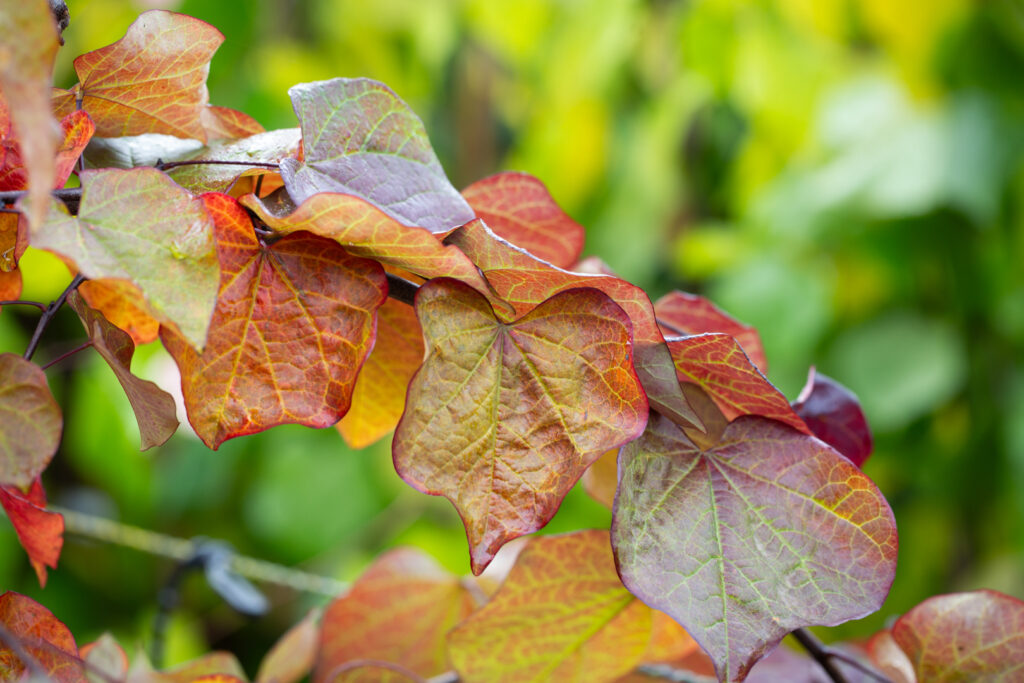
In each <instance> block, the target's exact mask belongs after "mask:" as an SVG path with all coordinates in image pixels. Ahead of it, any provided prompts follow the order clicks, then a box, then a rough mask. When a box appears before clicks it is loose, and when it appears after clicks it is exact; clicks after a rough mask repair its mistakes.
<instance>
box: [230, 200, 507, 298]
mask: <svg viewBox="0 0 1024 683" xmlns="http://www.w3.org/2000/svg"><path fill="white" fill-rule="evenodd" d="M240 201H241V202H242V204H243V205H245V206H246V207H248V208H249V209H252V210H253V211H254V212H256V214H257V215H258V216H259V218H260V220H262V221H263V222H264V223H266V224H267V225H268V226H269V227H271V228H273V229H274V230H276V231H277V232H279V233H282V234H289V233H292V232H295V231H297V230H305V231H308V232H311V233H313V234H314V235H321V236H322V237H328V238H330V239H333V240H335V241H336V242H337V243H338V244H340V245H341V246H343V247H345V249H346V250H347V251H349V252H351V253H353V254H356V255H357V256H365V257H367V258H372V259H375V260H377V261H380V262H381V263H385V264H388V265H392V266H397V267H398V268H402V269H404V270H407V271H409V272H411V273H415V274H416V275H420V276H422V277H425V278H434V277H452V278H455V279H457V280H461V281H463V282H465V283H467V284H469V285H471V286H472V287H473V288H475V289H477V290H480V291H486V290H487V282H486V281H485V280H484V279H483V277H482V276H481V275H480V272H479V271H478V270H477V268H476V266H475V265H473V262H472V261H470V260H469V259H468V258H467V257H466V255H465V254H463V253H462V252H461V251H460V250H459V249H458V248H457V247H452V246H446V245H443V244H441V242H440V241H439V240H438V239H437V237H435V236H434V235H432V234H431V233H430V232H428V231H427V230H424V229H423V228H415V227H408V226H405V225H402V224H401V223H399V222H398V221H396V220H394V219H392V218H390V217H389V216H388V215H387V214H385V213H384V212H382V211H380V210H379V209H377V208H375V207H374V206H373V205H371V204H369V203H367V202H365V201H363V200H362V199H359V198H358V197H353V196H351V195H344V194H318V195H314V196H313V197H310V198H309V199H308V200H307V201H305V202H304V203H302V204H301V205H300V206H299V207H297V208H296V207H292V206H284V207H276V206H273V207H272V205H269V204H267V203H265V202H263V201H260V200H259V199H257V198H256V197H255V196H253V195H246V196H245V197H242V199H241V200H240ZM278 209H280V210H278Z"/></svg>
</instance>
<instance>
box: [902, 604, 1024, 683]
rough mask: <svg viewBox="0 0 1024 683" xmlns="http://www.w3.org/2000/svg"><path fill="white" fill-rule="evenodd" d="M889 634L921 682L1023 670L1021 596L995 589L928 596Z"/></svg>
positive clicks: (1009, 676) (1010, 676)
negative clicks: (1010, 594) (1013, 595)
mask: <svg viewBox="0 0 1024 683" xmlns="http://www.w3.org/2000/svg"><path fill="white" fill-rule="evenodd" d="M892 637H893V639H895V641H896V642H897V643H898V644H899V646H900V648H901V649H902V650H903V651H904V652H905V653H906V654H907V656H908V657H909V658H910V662H911V664H912V665H913V668H914V672H915V673H916V674H917V679H918V680H919V681H922V683H923V682H924V681H927V682H928V683H946V682H947V681H948V682H949V683H953V682H954V681H993V682H995V681H1006V683H1010V682H1011V681H1019V680H1021V675H1022V674H1024V602H1022V601H1021V600H1018V599H1017V598H1014V597H1011V596H1009V595H1004V594H1003V593H999V592H997V591H992V590H981V591H974V592H971V593H955V594H952V595H940V596H937V597H934V598H929V599H928V600H925V601H924V602H922V603H921V604H920V605H918V606H917V607H915V608H914V609H912V610H910V611H909V612H907V613H906V614H904V615H903V616H902V617H900V618H899V619H898V620H897V621H896V623H895V624H894V625H893V627H892Z"/></svg>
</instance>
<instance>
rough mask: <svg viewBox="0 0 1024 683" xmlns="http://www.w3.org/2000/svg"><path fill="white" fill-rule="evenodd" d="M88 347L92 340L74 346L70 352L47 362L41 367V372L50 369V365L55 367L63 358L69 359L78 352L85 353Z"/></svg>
mask: <svg viewBox="0 0 1024 683" xmlns="http://www.w3.org/2000/svg"><path fill="white" fill-rule="evenodd" d="M90 346H92V340H91V339H90V340H89V341H87V342H84V343H82V344H79V345H78V346H76V347H75V348H73V349H71V350H70V351H65V352H64V353H62V354H60V355H59V356H57V357H56V358H54V359H53V360H51V361H49V362H48V363H47V364H46V365H44V366H43V370H45V369H46V368H48V367H50V366H51V365H56V364H57V363H59V362H61V361H62V360H64V359H65V358H70V357H71V356H73V355H75V354H76V353H78V352H79V351H85V350H86V349H87V348H89V347H90Z"/></svg>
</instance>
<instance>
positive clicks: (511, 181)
mask: <svg viewBox="0 0 1024 683" xmlns="http://www.w3.org/2000/svg"><path fill="white" fill-rule="evenodd" d="M462 196H463V197H465V198H466V201H467V202H469V205H470V207H472V209H473V211H474V212H476V215H477V218H480V219H481V220H482V221H484V222H485V223H486V224H487V226H488V227H489V228H490V229H491V230H493V231H494V233H495V234H496V235H498V236H499V237H501V238H503V239H506V240H508V241H509V242H511V243H512V244H514V245H516V246H518V247H522V248H523V249H526V250H527V251H528V252H530V253H531V254H533V255H534V256H536V257H537V258H539V259H541V260H543V261H547V262H548V263H550V264H552V265H554V266H558V267H559V268H569V267H571V266H572V265H573V264H574V263H576V261H577V260H578V259H579V257H580V252H581V251H583V239H584V232H583V226H582V225H580V224H579V223H577V222H576V221H574V220H573V219H572V218H570V217H569V215H568V214H567V213H565V212H564V211H562V209H561V208H560V207H559V206H558V204H556V203H555V200H554V199H553V198H552V197H551V193H549V192H548V189H547V188H546V187H544V183H542V182H541V181H539V180H538V179H536V178H534V177H533V176H531V175H529V174H527V173H513V172H506V173H498V174H497V175H492V176H490V177H488V178H484V179H483V180H478V181H477V182H475V183H473V184H472V185H470V186H469V187H467V188H466V189H464V190H463V191H462Z"/></svg>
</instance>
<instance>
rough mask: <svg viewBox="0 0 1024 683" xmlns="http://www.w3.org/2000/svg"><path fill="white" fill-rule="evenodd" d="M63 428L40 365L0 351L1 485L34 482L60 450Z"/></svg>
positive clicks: (21, 485) (25, 484) (24, 486)
mask: <svg viewBox="0 0 1024 683" xmlns="http://www.w3.org/2000/svg"><path fill="white" fill-rule="evenodd" d="M63 428H64V421H63V418H62V417H61V413H60V406H58V405H57V401H55V400H54V398H53V394H51V393H50V387H49V385H48V384H47V383H46V375H45V374H44V373H43V371H42V370H41V369H39V366H38V365H36V364H35V363H30V362H29V361H27V360H25V359H24V358H22V357H21V356H19V355H17V354H14V353H0V485H11V486H20V487H22V488H26V487H28V486H29V485H31V484H32V482H33V481H34V480H35V478H36V477H38V476H39V475H40V474H42V472H43V470H45V469H46V466H47V465H49V464H50V460H51V459H52V458H53V454H54V453H56V452H57V446H58V445H60V435H61V430H62V429H63Z"/></svg>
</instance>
